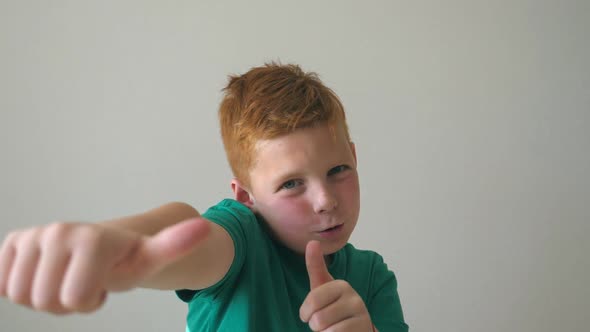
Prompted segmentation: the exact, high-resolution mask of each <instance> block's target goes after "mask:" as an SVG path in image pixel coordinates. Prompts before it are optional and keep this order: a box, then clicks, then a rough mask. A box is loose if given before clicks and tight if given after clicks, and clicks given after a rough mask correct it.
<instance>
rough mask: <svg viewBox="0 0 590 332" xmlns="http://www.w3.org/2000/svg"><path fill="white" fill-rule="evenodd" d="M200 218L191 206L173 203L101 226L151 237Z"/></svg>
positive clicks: (107, 222)
mask: <svg viewBox="0 0 590 332" xmlns="http://www.w3.org/2000/svg"><path fill="white" fill-rule="evenodd" d="M199 216H200V214H199V212H198V211H197V210H196V209H195V208H193V207H192V206H190V205H189V204H186V203H182V202H171V203H167V204H164V205H162V206H159V207H157V208H154V209H151V210H148V211H146V212H143V213H138V214H134V215H130V216H125V217H120V218H116V219H111V220H107V221H103V222H100V223H99V224H101V225H103V226H109V227H116V228H121V229H125V230H129V231H132V232H136V233H139V234H142V235H148V236H150V235H154V234H156V233H158V232H159V231H161V230H162V229H164V228H167V227H169V226H172V225H174V224H176V223H178V222H180V221H183V220H186V219H190V218H196V217H199Z"/></svg>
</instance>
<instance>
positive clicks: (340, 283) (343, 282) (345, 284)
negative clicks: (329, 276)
mask: <svg viewBox="0 0 590 332" xmlns="http://www.w3.org/2000/svg"><path fill="white" fill-rule="evenodd" d="M334 283H336V285H338V287H339V288H350V284H349V283H348V282H347V281H346V280H341V279H338V280H334Z"/></svg>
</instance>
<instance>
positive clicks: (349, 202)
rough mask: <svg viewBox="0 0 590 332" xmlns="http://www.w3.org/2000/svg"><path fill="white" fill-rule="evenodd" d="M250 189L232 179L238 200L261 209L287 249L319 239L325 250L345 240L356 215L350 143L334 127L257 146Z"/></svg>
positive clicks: (297, 133)
mask: <svg viewBox="0 0 590 332" xmlns="http://www.w3.org/2000/svg"><path fill="white" fill-rule="evenodd" d="M250 186H251V187H250V188H249V189H250V190H248V189H246V188H244V187H241V186H240V184H239V182H238V181H237V180H234V181H233V182H232V187H233V188H234V192H235V196H236V199H237V200H238V201H241V202H242V203H244V204H246V205H247V206H249V207H250V208H251V209H252V210H253V211H254V212H257V213H260V214H261V215H262V216H263V217H264V219H265V221H266V223H267V224H268V226H269V227H270V229H271V231H272V232H273V234H274V235H275V237H276V238H278V239H279V240H280V241H281V242H282V243H283V244H285V245H286V246H287V247H289V248H290V249H292V250H294V251H296V252H299V253H304V252H305V246H306V244H307V242H309V241H310V240H319V241H320V242H321V244H322V249H323V252H324V254H331V253H333V252H335V251H337V250H339V249H340V248H342V247H343V246H344V245H345V244H346V243H347V241H348V239H349V237H350V235H351V233H352V231H353V230H354V227H355V225H356V222H357V220H358V216H359V208H360V202H359V196H360V195H359V181H358V174H357V170H356V153H355V148H354V145H353V144H352V143H351V142H349V141H348V140H347V138H346V135H345V133H344V130H343V129H342V128H340V126H337V127H336V128H335V130H334V131H331V130H330V129H329V127H328V125H319V126H316V127H312V128H305V129H299V130H297V131H295V132H294V133H292V134H288V135H285V136H281V137H278V138H274V139H270V140H261V141H259V142H258V144H257V145H256V159H255V162H254V166H253V168H252V170H251V171H250Z"/></svg>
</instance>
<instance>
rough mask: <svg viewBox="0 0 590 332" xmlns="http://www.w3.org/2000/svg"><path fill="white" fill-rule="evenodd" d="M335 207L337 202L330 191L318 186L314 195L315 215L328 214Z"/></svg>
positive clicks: (325, 187)
mask: <svg viewBox="0 0 590 332" xmlns="http://www.w3.org/2000/svg"><path fill="white" fill-rule="evenodd" d="M337 206H338V200H336V197H335V196H334V195H333V194H332V192H331V191H330V189H329V188H328V187H327V186H325V185H322V186H318V189H317V190H316V191H315V195H314V211H315V212H316V213H325V212H330V211H332V210H334V209H335V208H336V207H337Z"/></svg>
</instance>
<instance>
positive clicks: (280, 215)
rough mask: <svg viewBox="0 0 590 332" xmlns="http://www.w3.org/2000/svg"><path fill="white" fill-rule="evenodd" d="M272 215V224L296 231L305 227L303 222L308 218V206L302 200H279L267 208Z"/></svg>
mask: <svg viewBox="0 0 590 332" xmlns="http://www.w3.org/2000/svg"><path fill="white" fill-rule="evenodd" d="M268 207H269V211H274V212H273V213H272V219H273V223H274V224H280V225H281V227H287V228H289V229H296V228H298V227H302V226H304V225H305V222H304V221H305V220H306V219H308V218H309V209H310V208H309V206H308V204H307V202H306V201H305V200H303V199H294V198H279V199H276V200H275V201H273V202H272V203H271V205H269V206H268Z"/></svg>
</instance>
